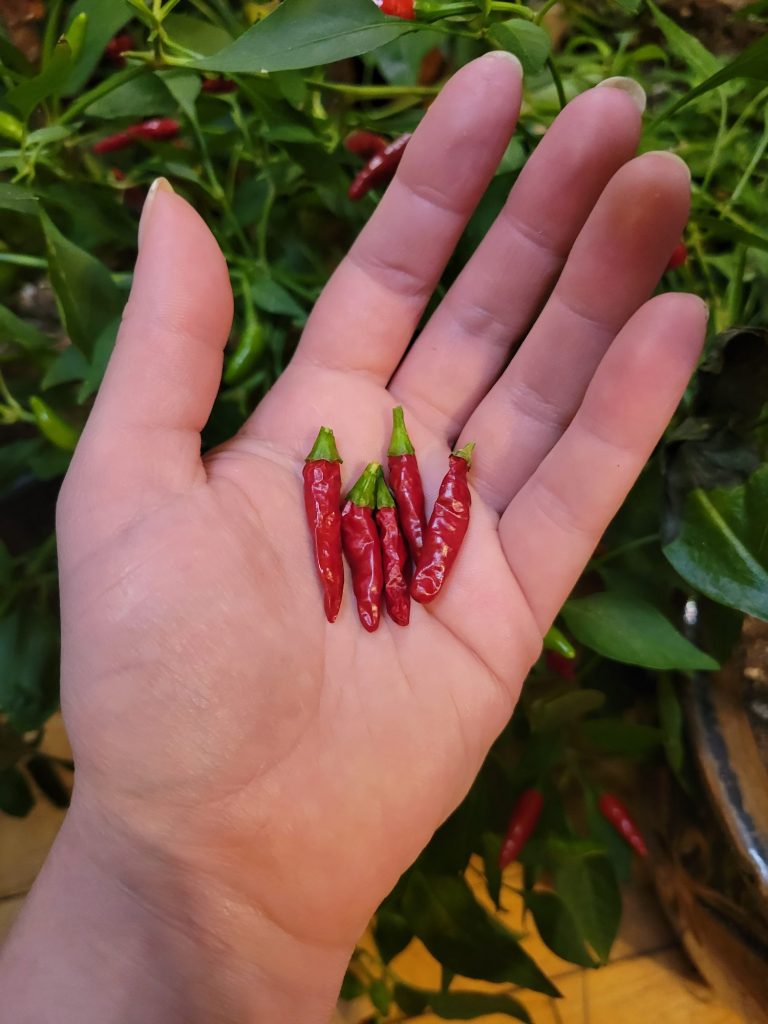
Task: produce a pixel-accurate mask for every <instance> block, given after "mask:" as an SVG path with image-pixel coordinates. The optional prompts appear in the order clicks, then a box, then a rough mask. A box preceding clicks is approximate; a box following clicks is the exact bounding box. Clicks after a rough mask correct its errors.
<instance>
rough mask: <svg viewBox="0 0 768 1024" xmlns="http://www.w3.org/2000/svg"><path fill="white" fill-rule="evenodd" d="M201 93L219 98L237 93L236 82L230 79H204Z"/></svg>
mask: <svg viewBox="0 0 768 1024" xmlns="http://www.w3.org/2000/svg"><path fill="white" fill-rule="evenodd" d="M202 88H203V92H207V93H211V94H212V95H214V96H219V95H222V94H225V93H228V92H237V82H233V81H232V79H231V78H204V79H203V87H202Z"/></svg>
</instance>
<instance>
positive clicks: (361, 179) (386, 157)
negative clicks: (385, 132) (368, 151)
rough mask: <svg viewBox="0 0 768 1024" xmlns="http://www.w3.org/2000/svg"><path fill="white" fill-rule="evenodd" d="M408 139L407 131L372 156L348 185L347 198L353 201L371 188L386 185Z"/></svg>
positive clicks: (398, 162)
mask: <svg viewBox="0 0 768 1024" xmlns="http://www.w3.org/2000/svg"><path fill="white" fill-rule="evenodd" d="M410 140H411V134H410V132H408V133H406V134H405V135H401V136H400V138H399V139H395V141H394V142H390V143H389V145H388V146H387V147H386V148H385V149H382V150H381V152H380V153H376V154H375V155H374V156H372V157H371V159H370V160H369V161H368V163H367V164H366V165H365V167H363V169H362V170H361V171H359V172H358V174H357V176H356V177H355V179H354V181H353V182H352V184H351V185H350V186H349V193H348V194H349V198H350V199H352V200H353V201H354V200H358V199H362V198H363V196H364V195H367V194H368V192H370V191H371V189H372V188H378V187H379V185H386V184H387V182H388V181H389V180H390V179H391V178H392V177H393V176H394V174H395V171H396V170H397V168H398V167H399V165H400V161H401V160H402V159H403V153H405V147H406V146H407V145H408V143H409V142H410Z"/></svg>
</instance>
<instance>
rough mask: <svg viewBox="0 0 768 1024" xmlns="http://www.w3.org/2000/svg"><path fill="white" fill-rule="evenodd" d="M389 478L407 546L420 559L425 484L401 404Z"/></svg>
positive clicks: (394, 429) (394, 427)
mask: <svg viewBox="0 0 768 1024" xmlns="http://www.w3.org/2000/svg"><path fill="white" fill-rule="evenodd" d="M388 462H389V482H390V484H391V486H392V490H393V491H394V492H395V500H396V502H397V511H398V513H399V514H400V525H401V527H402V529H403V533H404V534H405V539H406V540H407V541H408V548H409V550H410V552H411V557H412V558H413V560H414V562H416V561H418V558H419V554H420V552H421V548H422V545H423V544H424V534H425V532H426V529H427V516H426V512H425V511H424V487H423V485H422V483H421V473H420V472H419V464H418V462H417V461H416V452H415V450H414V447H413V444H412V443H411V439H410V437H409V436H408V431H407V430H406V427H405V416H404V414H403V410H402V408H401V406H397V408H396V409H393V410H392V439H391V441H390V443H389V452H388Z"/></svg>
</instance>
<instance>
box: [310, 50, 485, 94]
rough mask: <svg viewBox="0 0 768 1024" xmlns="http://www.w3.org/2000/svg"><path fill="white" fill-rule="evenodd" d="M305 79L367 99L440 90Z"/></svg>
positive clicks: (317, 85)
mask: <svg viewBox="0 0 768 1024" xmlns="http://www.w3.org/2000/svg"><path fill="white" fill-rule="evenodd" d="M473 38H474V37H473ZM305 81H306V83H307V85H308V86H310V87H312V88H315V89H325V91H326V92H340V93H344V94H345V95H347V96H355V97H357V98H359V99H369V100H377V99H386V98H387V97H389V96H436V95H437V94H438V93H439V92H440V86H439V85H408V86H402V85H343V84H342V83H340V82H325V81H323V80H322V79H319V78H307V79H305Z"/></svg>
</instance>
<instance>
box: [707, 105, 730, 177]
mask: <svg viewBox="0 0 768 1024" xmlns="http://www.w3.org/2000/svg"><path fill="white" fill-rule="evenodd" d="M719 96H720V123H719V125H718V128H717V135H716V136H715V144H714V145H713V147H712V155H711V157H710V159H709V163H708V165H707V172H706V174H705V175H704V180H703V181H702V183H701V187H702V188H703V189H706V188H708V187H709V183H710V181H711V180H712V175H713V174H714V173H715V170H716V169H717V165H718V163H719V162H720V153H721V151H722V148H723V142H724V140H725V133H726V129H727V127H728V100H727V99H726V97H725V93H724V92H723V91H722V89H721V90H720V92H719Z"/></svg>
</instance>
